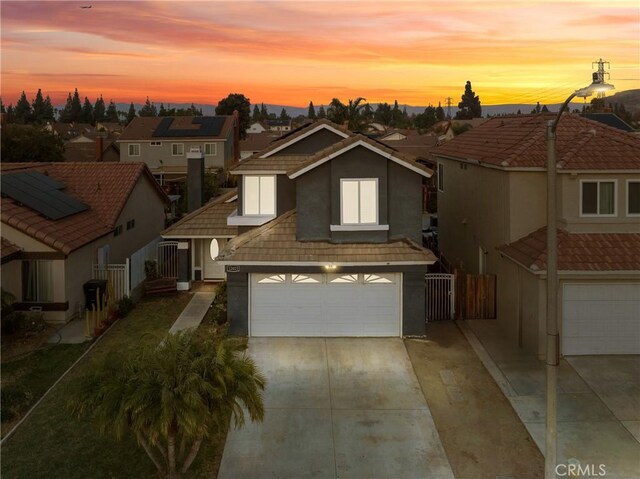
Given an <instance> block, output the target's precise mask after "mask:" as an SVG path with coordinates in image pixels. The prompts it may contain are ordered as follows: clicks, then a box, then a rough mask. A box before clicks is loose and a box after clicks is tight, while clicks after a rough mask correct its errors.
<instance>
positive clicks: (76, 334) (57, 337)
mask: <svg viewBox="0 0 640 479" xmlns="http://www.w3.org/2000/svg"><path fill="white" fill-rule="evenodd" d="M91 340H92V338H91V336H89V337H87V325H86V323H85V320H84V319H74V320H73V321H69V322H68V323H67V324H65V325H64V326H62V327H60V329H58V330H57V331H56V332H55V333H53V334H52V335H51V337H50V338H49V339H47V343H48V344H80V343H84V342H85V341H91Z"/></svg>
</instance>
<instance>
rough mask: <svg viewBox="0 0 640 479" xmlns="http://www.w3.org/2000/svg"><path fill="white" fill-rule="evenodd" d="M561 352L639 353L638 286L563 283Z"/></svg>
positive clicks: (639, 309) (639, 305)
mask: <svg viewBox="0 0 640 479" xmlns="http://www.w3.org/2000/svg"><path fill="white" fill-rule="evenodd" d="M562 316H563V324H562V351H563V354H565V355H572V354H640V283H634V284H565V285H564V287H563V304H562Z"/></svg>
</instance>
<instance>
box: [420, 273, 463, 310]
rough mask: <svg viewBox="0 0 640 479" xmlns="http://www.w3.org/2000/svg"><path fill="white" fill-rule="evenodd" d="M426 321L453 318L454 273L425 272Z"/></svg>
mask: <svg viewBox="0 0 640 479" xmlns="http://www.w3.org/2000/svg"><path fill="white" fill-rule="evenodd" d="M425 288H426V303H427V304H426V312H427V321H440V320H443V319H453V318H454V314H455V304H456V303H455V275H453V274H426V275H425Z"/></svg>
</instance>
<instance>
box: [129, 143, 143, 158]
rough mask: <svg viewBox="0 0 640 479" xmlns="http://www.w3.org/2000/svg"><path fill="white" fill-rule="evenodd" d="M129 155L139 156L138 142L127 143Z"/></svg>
mask: <svg viewBox="0 0 640 479" xmlns="http://www.w3.org/2000/svg"><path fill="white" fill-rule="evenodd" d="M129 156H140V144H139V143H129Z"/></svg>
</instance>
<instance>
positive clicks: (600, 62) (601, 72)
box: [591, 58, 610, 98]
mask: <svg viewBox="0 0 640 479" xmlns="http://www.w3.org/2000/svg"><path fill="white" fill-rule="evenodd" d="M595 65H598V71H597V75H598V81H599V82H600V83H604V82H605V81H604V80H605V78H604V77H605V75H606V76H607V78H609V76H610V75H609V72H606V71H604V68H605V67H604V66H605V65H606V66H607V70H608V69H609V67H610V65H609V62H607V61H604V60H603V59H602V58H601V59H600V60H596V61H595V62H591V68H593V67H594V66H595ZM604 97H605V92H603V91H599V92H598V98H604Z"/></svg>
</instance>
